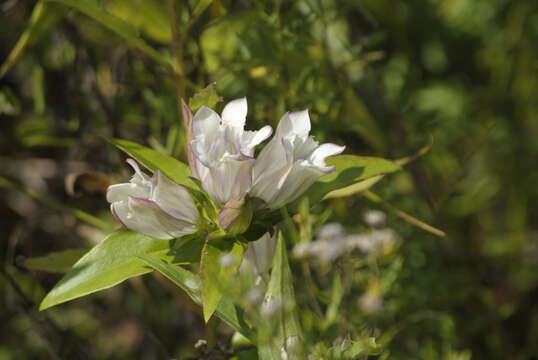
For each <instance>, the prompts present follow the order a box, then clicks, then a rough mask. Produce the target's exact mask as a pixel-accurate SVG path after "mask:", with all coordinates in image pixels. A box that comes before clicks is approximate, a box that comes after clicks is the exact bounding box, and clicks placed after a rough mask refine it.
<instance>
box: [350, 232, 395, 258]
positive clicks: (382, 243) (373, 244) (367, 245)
mask: <svg viewBox="0 0 538 360" xmlns="http://www.w3.org/2000/svg"><path fill="white" fill-rule="evenodd" d="M396 238H397V236H396V233H395V232H394V231H393V230H392V229H376V230H374V231H372V232H370V233H366V234H358V235H350V236H348V239H347V242H348V247H349V248H350V249H353V248H355V249H358V250H359V251H361V252H363V253H371V252H375V253H377V254H381V253H383V252H386V251H388V250H390V249H391V248H392V246H394V244H395V243H396Z"/></svg>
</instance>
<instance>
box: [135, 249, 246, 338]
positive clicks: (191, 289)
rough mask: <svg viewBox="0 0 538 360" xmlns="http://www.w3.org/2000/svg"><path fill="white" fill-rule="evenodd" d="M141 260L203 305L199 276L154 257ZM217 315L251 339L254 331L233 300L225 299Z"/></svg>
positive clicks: (218, 308) (143, 257)
mask: <svg viewBox="0 0 538 360" xmlns="http://www.w3.org/2000/svg"><path fill="white" fill-rule="evenodd" d="M140 258H141V259H142V260H143V261H144V262H145V263H146V264H147V265H148V266H150V267H151V268H152V269H154V270H156V271H158V272H160V273H161V274H163V275H164V276H165V277H167V278H168V279H169V280H171V281H172V282H173V283H174V284H176V285H177V286H179V287H180V288H181V289H183V290H184V291H185V292H186V293H187V295H189V297H190V298H191V299H192V300H193V301H194V302H196V303H197V304H199V305H201V304H202V293H201V283H200V277H199V276H198V275H196V274H193V273H192V272H190V271H188V270H185V269H184V268H182V267H181V266H177V265H173V264H170V263H168V262H166V261H165V260H162V259H159V258H155V257H153V256H140ZM215 314H216V315H217V316H218V317H219V318H221V319H222V320H224V322H226V323H227V324H228V325H230V326H231V327H232V328H233V329H234V330H236V331H238V332H240V333H241V334H243V335H244V336H246V337H247V338H251V336H252V334H251V332H252V330H251V329H250V328H249V326H248V325H247V324H246V322H245V320H244V318H243V313H242V311H241V310H240V309H239V308H238V307H237V306H235V305H234V303H233V302H232V301H231V300H229V299H228V298H226V297H223V298H222V299H221V300H220V302H219V303H218V305H217V308H216V309H215Z"/></svg>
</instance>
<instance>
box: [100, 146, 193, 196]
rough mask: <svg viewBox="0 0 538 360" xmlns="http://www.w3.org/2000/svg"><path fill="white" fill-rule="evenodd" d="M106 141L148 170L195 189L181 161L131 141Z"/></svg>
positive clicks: (187, 170)
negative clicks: (158, 172)
mask: <svg viewBox="0 0 538 360" xmlns="http://www.w3.org/2000/svg"><path fill="white" fill-rule="evenodd" d="M107 141H108V142H110V143H111V144H113V145H114V146H116V147H117V148H118V149H120V150H121V151H123V152H125V153H126V154H128V155H129V156H131V157H133V158H134V159H135V160H136V161H138V162H139V163H141V164H142V165H144V167H146V168H147V169H148V170H151V171H156V170H160V171H161V172H162V173H163V174H164V175H166V176H167V177H168V178H169V179H170V180H172V181H174V182H176V183H178V184H181V185H185V186H186V187H188V188H191V189H196V188H197V185H196V184H195V183H194V182H193V181H192V180H191V179H189V176H191V172H190V170H189V167H188V166H187V165H185V164H184V163H182V162H181V161H179V160H177V159H174V158H173V157H171V156H168V155H165V154H162V153H160V152H158V151H155V150H152V149H150V148H147V147H145V146H142V145H140V144H137V143H134V142H131V141H127V140H121V139H112V138H108V139H107Z"/></svg>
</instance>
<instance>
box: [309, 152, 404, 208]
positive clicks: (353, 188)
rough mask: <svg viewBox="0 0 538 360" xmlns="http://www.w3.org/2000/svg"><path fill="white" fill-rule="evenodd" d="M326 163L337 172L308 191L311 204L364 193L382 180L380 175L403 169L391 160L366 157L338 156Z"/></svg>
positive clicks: (316, 183)
mask: <svg viewBox="0 0 538 360" xmlns="http://www.w3.org/2000/svg"><path fill="white" fill-rule="evenodd" d="M325 162H326V163H327V165H333V166H334V167H335V170H336V171H335V172H334V173H331V174H328V175H325V176H323V177H321V178H320V179H319V180H318V181H316V182H315V183H314V184H313V185H312V186H311V187H310V189H308V191H307V192H306V196H308V198H309V200H310V203H311V204H315V203H316V202H318V201H320V200H321V199H323V198H324V197H326V198H331V197H338V196H340V195H342V194H343V195H351V194H352V193H356V192H358V191H362V190H364V189H367V188H368V187H370V186H372V185H373V184H374V183H376V182H377V181H379V180H381V178H380V177H379V176H380V175H384V174H388V173H391V172H395V171H398V170H400V169H401V167H400V165H398V164H396V163H395V162H392V161H390V160H386V159H383V158H375V157H366V156H355V155H338V156H332V157H329V158H327V160H325ZM376 177H377V178H376ZM335 190H338V191H339V192H335Z"/></svg>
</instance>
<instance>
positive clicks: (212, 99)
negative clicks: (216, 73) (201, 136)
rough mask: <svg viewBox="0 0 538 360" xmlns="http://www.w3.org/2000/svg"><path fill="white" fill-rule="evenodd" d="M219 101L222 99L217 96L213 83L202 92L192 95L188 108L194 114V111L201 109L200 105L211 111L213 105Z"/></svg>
mask: <svg viewBox="0 0 538 360" xmlns="http://www.w3.org/2000/svg"><path fill="white" fill-rule="evenodd" d="M221 100H222V99H221V98H220V96H219V95H218V94H217V87H216V85H215V83H211V84H209V85H208V86H207V87H205V88H203V89H202V90H200V91H199V92H197V93H196V94H194V96H193V97H192V98H190V100H189V108H190V109H191V110H192V111H193V112H196V110H198V109H199V108H201V107H202V105H205V106H207V107H208V108H210V109H213V108H214V107H215V105H217V103H218V102H219V101H221Z"/></svg>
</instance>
